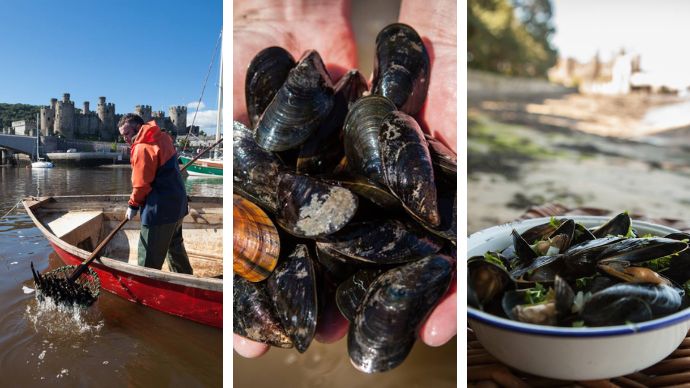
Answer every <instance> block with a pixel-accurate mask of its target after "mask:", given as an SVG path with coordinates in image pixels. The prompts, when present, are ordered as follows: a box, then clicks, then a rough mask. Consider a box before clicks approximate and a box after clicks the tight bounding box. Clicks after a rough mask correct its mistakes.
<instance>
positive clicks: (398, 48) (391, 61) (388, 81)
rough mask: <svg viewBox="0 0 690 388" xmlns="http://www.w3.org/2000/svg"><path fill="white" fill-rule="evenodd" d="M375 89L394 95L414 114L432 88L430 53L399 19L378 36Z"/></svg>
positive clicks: (397, 104)
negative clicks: (430, 84)
mask: <svg viewBox="0 0 690 388" xmlns="http://www.w3.org/2000/svg"><path fill="white" fill-rule="evenodd" d="M372 85H373V86H372V92H373V93H374V94H378V95H381V96H385V97H388V98H390V99H391V101H393V102H394V103H395V105H396V106H397V107H398V109H400V110H401V111H403V112H405V113H407V114H410V115H414V114H416V113H417V112H419V110H420V109H421V108H422V105H424V100H425V99H426V93H427V90H428V88H429V54H428V53H427V51H426V48H425V47H424V42H422V38H420V37H419V34H418V33H417V31H415V30H414V29H413V28H412V27H410V26H408V25H406V24H402V23H395V24H391V25H389V26H387V27H385V28H384V29H383V30H381V32H379V34H378V36H377V37H376V60H375V62H374V79H373V81H372Z"/></svg>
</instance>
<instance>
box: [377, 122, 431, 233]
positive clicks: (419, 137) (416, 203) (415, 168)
mask: <svg viewBox="0 0 690 388" xmlns="http://www.w3.org/2000/svg"><path fill="white" fill-rule="evenodd" d="M379 146H380V151H381V161H382V163H383V171H384V176H385V179H386V185H387V186H388V188H389V189H390V191H391V192H392V193H393V195H395V196H396V197H398V198H399V199H400V201H401V202H402V204H403V207H404V208H405V209H406V210H407V211H408V212H409V213H410V215H412V216H413V217H414V218H415V219H418V220H421V221H422V222H424V223H427V224H429V225H431V226H432V227H436V226H438V225H439V224H440V223H441V216H440V215H439V213H438V198H437V195H436V182H435V181H434V167H433V164H432V163H431V156H430V155H429V146H428V144H427V142H426V139H425V138H424V133H423V132H422V129H421V128H420V127H419V124H417V121H415V119H414V118H412V117H411V116H409V115H407V114H405V113H403V112H400V111H395V112H391V113H389V114H388V116H386V117H385V118H384V120H383V123H382V124H381V132H380V133H379Z"/></svg>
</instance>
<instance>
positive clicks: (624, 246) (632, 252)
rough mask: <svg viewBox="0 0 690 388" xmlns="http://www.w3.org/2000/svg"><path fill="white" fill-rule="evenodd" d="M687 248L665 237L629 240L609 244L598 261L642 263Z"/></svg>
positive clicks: (681, 243)
mask: <svg viewBox="0 0 690 388" xmlns="http://www.w3.org/2000/svg"><path fill="white" fill-rule="evenodd" d="M687 247H688V244H687V243H684V242H682V241H677V240H673V239H669V238H663V237H652V238H627V239H623V240H620V241H617V242H615V243H613V244H609V245H608V246H607V247H606V249H605V250H603V251H602V252H601V254H599V257H598V261H599V262H606V261H612V260H616V261H620V260H623V261H627V262H629V263H642V262H646V261H649V260H654V259H658V258H661V257H664V256H669V255H673V254H676V253H679V252H681V251H683V250H686V249H687Z"/></svg>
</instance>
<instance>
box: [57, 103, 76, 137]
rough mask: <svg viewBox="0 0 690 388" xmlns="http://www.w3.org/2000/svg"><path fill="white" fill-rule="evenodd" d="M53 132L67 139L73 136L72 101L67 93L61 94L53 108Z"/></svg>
mask: <svg viewBox="0 0 690 388" xmlns="http://www.w3.org/2000/svg"><path fill="white" fill-rule="evenodd" d="M54 132H55V133H56V134H61V135H62V136H64V137H65V138H67V139H73V138H74V101H70V99H69V93H65V94H64V95H63V96H62V101H58V102H57V105H56V108H55V125H54Z"/></svg>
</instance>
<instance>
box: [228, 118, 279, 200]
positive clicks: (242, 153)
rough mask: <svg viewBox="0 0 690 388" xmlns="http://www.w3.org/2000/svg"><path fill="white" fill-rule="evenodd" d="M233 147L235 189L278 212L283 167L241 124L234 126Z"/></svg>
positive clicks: (234, 123)
mask: <svg viewBox="0 0 690 388" xmlns="http://www.w3.org/2000/svg"><path fill="white" fill-rule="evenodd" d="M232 146H233V149H232V163H233V168H232V181H233V190H234V191H237V192H239V193H240V194H242V196H243V197H245V198H250V199H251V200H252V202H254V203H256V204H257V205H259V206H261V207H263V208H265V209H268V210H270V211H271V212H274V213H275V212H276V211H277V210H278V196H277V191H278V175H279V173H280V172H281V171H282V170H283V169H284V166H283V164H282V163H281V161H280V160H279V159H278V158H277V157H276V156H275V155H273V153H271V152H268V151H266V150H264V149H263V148H261V147H259V146H258V145H257V144H256V141H255V140H254V137H253V136H252V132H251V130H250V129H249V128H247V127H246V126H245V125H244V124H242V123H240V122H237V121H235V122H233V126H232Z"/></svg>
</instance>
